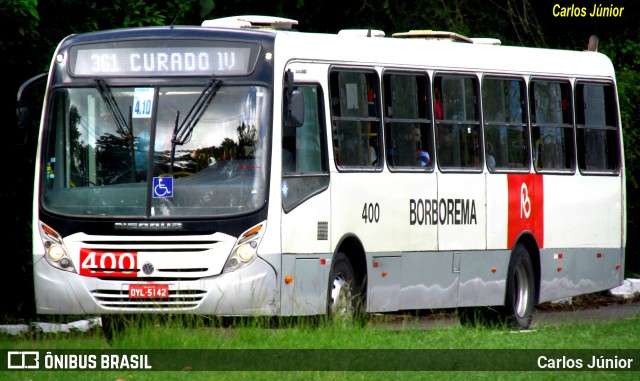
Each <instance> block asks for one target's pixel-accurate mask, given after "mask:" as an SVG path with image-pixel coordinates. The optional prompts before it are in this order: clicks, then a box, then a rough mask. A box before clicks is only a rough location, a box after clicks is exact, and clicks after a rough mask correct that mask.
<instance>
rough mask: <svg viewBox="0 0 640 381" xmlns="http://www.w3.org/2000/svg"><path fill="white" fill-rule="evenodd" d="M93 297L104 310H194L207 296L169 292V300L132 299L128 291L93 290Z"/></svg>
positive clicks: (202, 292) (177, 291)
mask: <svg viewBox="0 0 640 381" xmlns="http://www.w3.org/2000/svg"><path fill="white" fill-rule="evenodd" d="M91 295H93V297H94V298H96V300H97V301H98V303H100V305H101V306H102V307H104V308H121V309H166V310H176V309H193V308H195V307H196V306H197V305H198V303H200V301H201V300H202V298H204V296H205V295H206V291H204V290H169V298H168V299H132V298H129V293H128V291H126V290H123V291H118V290H92V291H91Z"/></svg>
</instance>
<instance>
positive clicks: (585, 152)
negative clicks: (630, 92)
mask: <svg viewBox="0 0 640 381" xmlns="http://www.w3.org/2000/svg"><path fill="white" fill-rule="evenodd" d="M616 107H617V106H616V103H615V94H614V90H613V86H611V85H610V84H602V83H582V82H578V84H577V85H576V127H577V130H576V131H577V134H578V136H577V142H578V143H577V144H578V147H577V148H578V166H579V168H580V170H581V171H582V172H609V173H610V172H617V171H618V170H619V169H620V146H619V139H618V127H617V124H618V122H617V120H618V114H617V112H616Z"/></svg>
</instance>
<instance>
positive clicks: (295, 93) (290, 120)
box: [283, 69, 304, 127]
mask: <svg viewBox="0 0 640 381" xmlns="http://www.w3.org/2000/svg"><path fill="white" fill-rule="evenodd" d="M284 80H285V82H284V92H285V93H284V115H283V117H284V124H285V126H287V127H301V126H302V125H303V124H304V94H303V93H302V91H300V90H299V89H297V88H295V87H294V86H293V72H292V71H291V69H289V70H287V71H286V72H285V73H284Z"/></svg>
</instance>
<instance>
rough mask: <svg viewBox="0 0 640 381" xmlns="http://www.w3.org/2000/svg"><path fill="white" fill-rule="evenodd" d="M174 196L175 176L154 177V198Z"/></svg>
mask: <svg viewBox="0 0 640 381" xmlns="http://www.w3.org/2000/svg"><path fill="white" fill-rule="evenodd" d="M166 197H173V177H154V178H153V198H166Z"/></svg>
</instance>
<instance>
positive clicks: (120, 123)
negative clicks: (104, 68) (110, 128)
mask: <svg viewBox="0 0 640 381" xmlns="http://www.w3.org/2000/svg"><path fill="white" fill-rule="evenodd" d="M95 83H96V88H97V89H98V92H99V93H100V96H101V97H102V100H103V101H104V103H105V104H106V105H107V107H108V108H109V111H111V115H113V118H114V119H115V120H116V127H117V129H118V133H120V135H122V137H125V138H131V137H133V134H132V133H131V128H130V127H129V124H128V123H127V121H126V119H125V118H124V115H122V112H121V111H120V107H118V102H116V99H115V98H114V97H113V93H112V92H111V89H109V86H107V83H106V82H105V81H104V79H101V78H99V79H96V80H95Z"/></svg>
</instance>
